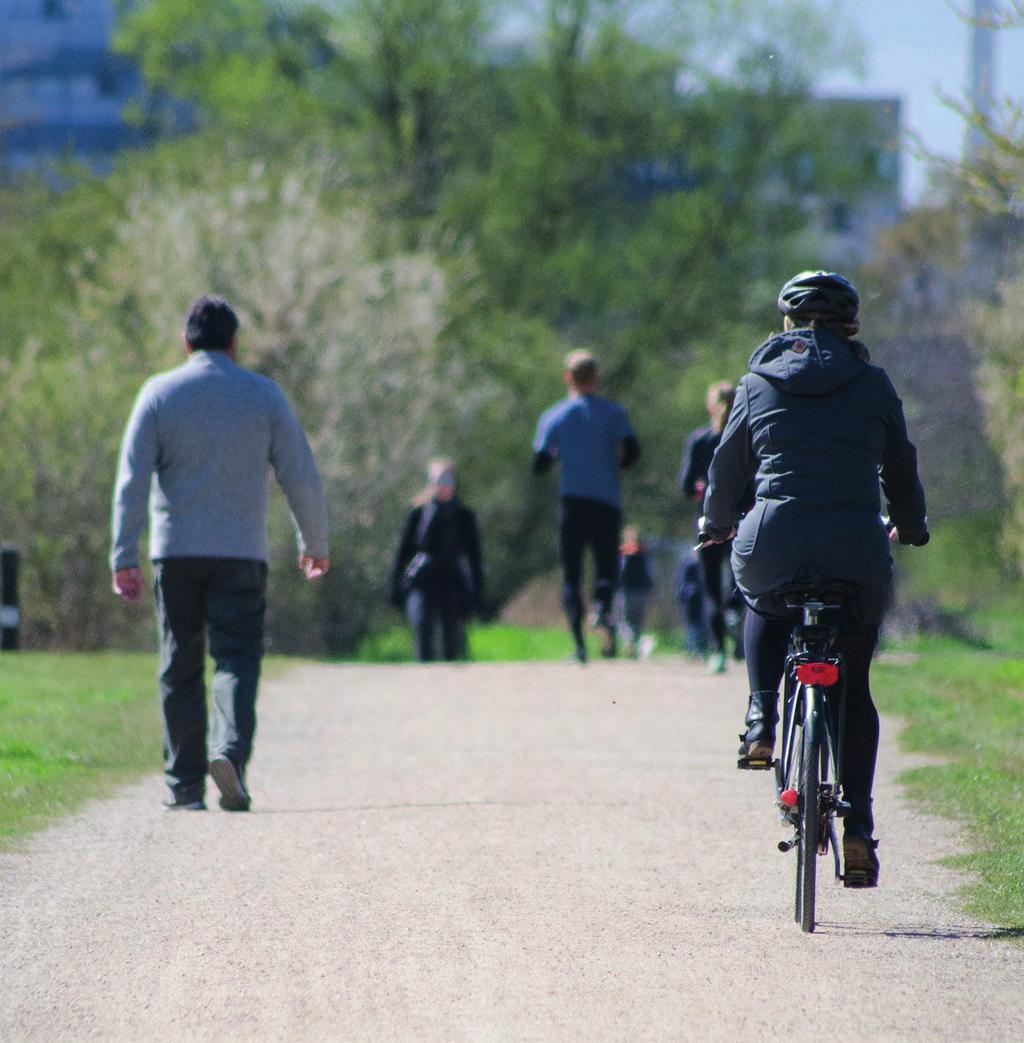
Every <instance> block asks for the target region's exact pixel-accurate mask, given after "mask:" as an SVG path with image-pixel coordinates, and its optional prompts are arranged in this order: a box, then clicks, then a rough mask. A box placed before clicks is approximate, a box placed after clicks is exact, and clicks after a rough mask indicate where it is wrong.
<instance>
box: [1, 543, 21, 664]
mask: <svg viewBox="0 0 1024 1043" xmlns="http://www.w3.org/2000/svg"><path fill="white" fill-rule="evenodd" d="M20 622H21V612H20V610H19V608H18V549H17V547H0V651H4V652H13V651H14V650H15V649H16V648H17V647H18V624H19V623H20Z"/></svg>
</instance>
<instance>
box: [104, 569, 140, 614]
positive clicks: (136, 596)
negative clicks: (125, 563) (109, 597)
mask: <svg viewBox="0 0 1024 1043" xmlns="http://www.w3.org/2000/svg"><path fill="white" fill-rule="evenodd" d="M111 585H112V586H113V588H114V593H115V594H117V595H118V597H120V599H121V600H122V601H126V602H127V603H128V604H129V605H137V604H138V603H139V602H140V601H141V600H142V587H143V582H142V569H140V568H138V567H133V568H130V569H118V570H117V571H116V572H115V573H114V581H113V583H112V584H111Z"/></svg>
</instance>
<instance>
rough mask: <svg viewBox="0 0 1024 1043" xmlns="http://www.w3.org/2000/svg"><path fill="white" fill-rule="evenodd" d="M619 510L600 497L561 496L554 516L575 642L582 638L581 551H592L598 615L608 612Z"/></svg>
mask: <svg viewBox="0 0 1024 1043" xmlns="http://www.w3.org/2000/svg"><path fill="white" fill-rule="evenodd" d="M621 526H622V514H621V512H620V511H619V510H618V508H616V507H613V506H612V505H611V504H608V503H604V502H603V501H602V500H593V499H590V498H588V497H583V496H563V497H562V499H561V510H560V512H559V520H558V544H559V554H560V556H561V559H562V605H563V607H564V608H565V614H566V616H567V617H568V619H569V626H570V627H571V629H572V632H573V636H574V637H575V638H576V642H577V644H581V643H582V641H583V630H582V626H583V598H582V595H581V592H580V584H581V583H582V581H583V552H584V550H585V549H586V547H587V545H588V544H589V545H590V546H591V547H592V548H593V552H594V566H595V567H594V572H595V583H594V600H595V601H596V602H597V607H598V611H599V612H600V613H601V615H602V616H604V617H606V618H608V617H610V616H611V611H612V599H613V598H614V596H615V581H616V578H617V573H618V569H619V530H620V528H621Z"/></svg>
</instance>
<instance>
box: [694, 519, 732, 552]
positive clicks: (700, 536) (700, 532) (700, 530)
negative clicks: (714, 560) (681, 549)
mask: <svg viewBox="0 0 1024 1043" xmlns="http://www.w3.org/2000/svg"><path fill="white" fill-rule="evenodd" d="M706 526H707V518H704V517H701V518H699V519H698V521H697V545H696V546H695V547H694V548H693V549H694V550H703V549H704V548H705V547H710V546H712V545H713V544H716V543H726V542H728V541H729V540H731V539H733V537H735V535H736V526H735V525H734V526H733V527H732V528H731V529H730V530H729V535H728V536H726V537H724V538H719V537H717V536H712V535H711V533H710V532H708V530H707V527H706Z"/></svg>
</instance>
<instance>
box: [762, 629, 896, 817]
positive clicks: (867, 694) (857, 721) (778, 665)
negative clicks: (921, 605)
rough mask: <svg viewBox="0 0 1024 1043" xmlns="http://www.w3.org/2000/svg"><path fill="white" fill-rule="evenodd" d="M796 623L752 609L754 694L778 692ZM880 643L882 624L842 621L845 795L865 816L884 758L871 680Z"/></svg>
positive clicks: (839, 639)
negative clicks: (878, 762)
mask: <svg viewBox="0 0 1024 1043" xmlns="http://www.w3.org/2000/svg"><path fill="white" fill-rule="evenodd" d="M793 626H794V623H793V621H791V620H788V619H768V618H766V617H765V616H760V615H758V614H757V613H756V612H753V611H748V612H747V619H746V624H745V626H744V630H743V640H744V644H745V646H746V654H747V676H748V677H749V679H750V690H751V691H752V692H765V691H778V689H779V684H780V683H781V681H782V673H783V671H784V670H785V668H786V652H787V651H788V649H789V635H790V631H791V630H792V629H793ZM877 642H878V626H877V625H875V626H867V625H865V624H862V623H853V622H848V623H844V622H840V624H839V636H838V637H837V638H836V650H837V651H839V652H841V653H842V655H843V658H844V659H845V661H846V726H845V730H844V741H843V780H842V783H843V795H844V797H845V798H846V799H847V800H848V801H850V803H852V804H854V806H855V810H856V811H857V812H858V813H859V817H861V818H863V817H864V814H865V813H866V814H867V815H868V816H870V799H871V787H872V783H873V782H874V777H875V761H876V759H877V757H878V711H877V710H876V709H875V704H874V702H873V701H872V699H871V688H870V686H869V684H868V671H869V670H870V669H871V656H872V655H873V654H874V651H875V645H876V644H877ZM862 805H865V807H863V808H862ZM865 824H867V823H865Z"/></svg>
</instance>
